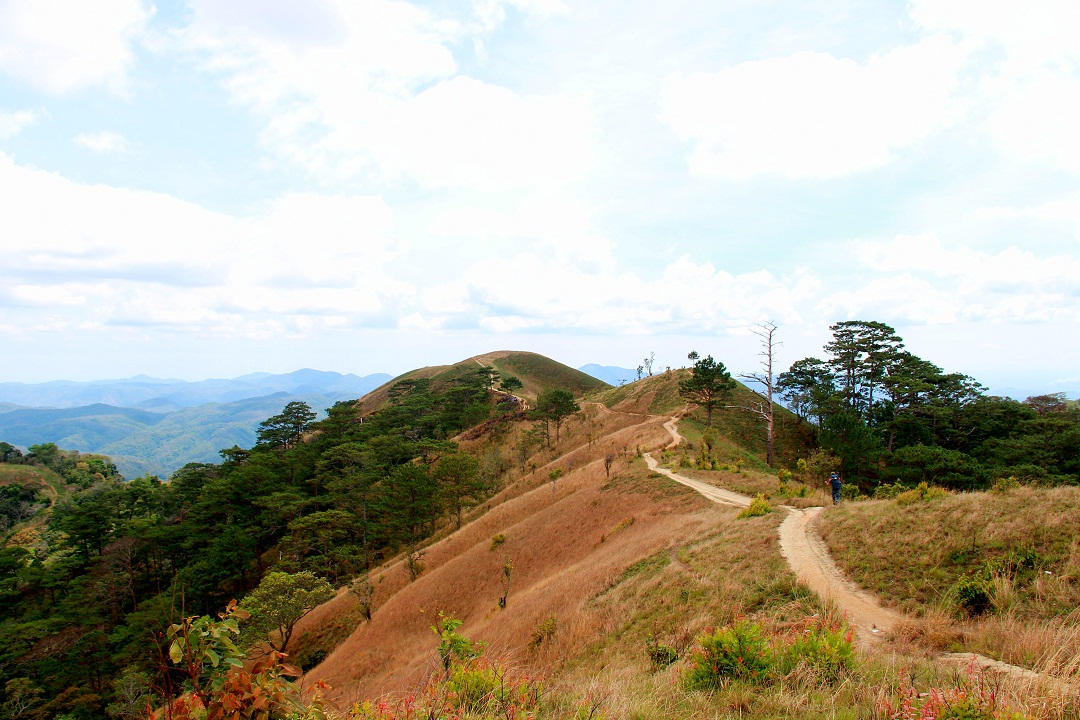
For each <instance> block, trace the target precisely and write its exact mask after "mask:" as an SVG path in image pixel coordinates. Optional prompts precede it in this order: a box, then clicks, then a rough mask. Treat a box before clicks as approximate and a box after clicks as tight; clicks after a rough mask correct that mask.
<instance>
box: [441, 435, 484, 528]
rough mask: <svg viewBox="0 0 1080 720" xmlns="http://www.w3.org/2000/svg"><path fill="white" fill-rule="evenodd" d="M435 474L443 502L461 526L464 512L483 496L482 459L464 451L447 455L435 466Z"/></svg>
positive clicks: (477, 502) (458, 525)
mask: <svg viewBox="0 0 1080 720" xmlns="http://www.w3.org/2000/svg"><path fill="white" fill-rule="evenodd" d="M434 475H435V481H436V482H437V483H438V484H439V493H440V494H441V495H442V499H443V502H442V504H443V506H444V507H446V509H447V510H449V511H450V514H451V515H453V516H454V519H455V520H456V523H457V527H458V528H460V527H461V515H462V513H463V512H464V511H465V510H466V509H467V508H470V507H473V506H475V505H478V504H479V503H480V500H481V499H482V497H483V491H484V486H483V484H482V483H481V482H480V461H479V460H477V459H476V458H474V457H473V456H472V455H466V454H464V453H453V454H451V455H445V456H443V457H442V458H441V459H440V460H439V464H438V465H436V466H435V469H434Z"/></svg>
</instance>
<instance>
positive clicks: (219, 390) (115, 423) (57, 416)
mask: <svg viewBox="0 0 1080 720" xmlns="http://www.w3.org/2000/svg"><path fill="white" fill-rule="evenodd" d="M390 379H391V376H390V375H387V374H385V373H378V374H374V375H367V376H365V377H358V376H356V375H342V374H341V373H336V372H322V371H318V370H307V369H305V370H298V371H296V372H293V373H288V374H286V375H271V374H269V373H254V374H251V375H245V376H243V377H239V378H234V379H232V380H204V381H201V382H185V381H182V380H162V379H159V378H151V377H146V376H139V377H134V378H128V379H126V380H101V381H94V382H67V381H56V382H48V383H39V384H23V383H0V440H3V441H6V442H9V443H12V444H13V445H18V446H21V447H23V448H26V447H28V446H30V445H36V444H39V443H44V442H53V443H56V444H57V445H59V446H60V447H62V448H64V449H65V450H78V451H80V452H97V453H104V454H106V455H109V456H111V457H112V458H113V460H115V461H116V464H117V467H118V468H119V469H120V472H121V473H123V475H124V476H125V477H127V478H133V477H136V476H138V475H141V474H143V473H146V472H149V473H152V474H154V475H158V476H160V477H168V475H169V474H170V473H172V472H173V471H175V470H176V469H178V468H180V467H183V466H184V465H185V464H187V463H189V462H215V461H219V460H220V459H221V458H220V456H219V455H218V451H219V450H221V449H223V448H228V447H232V446H233V445H240V446H241V447H251V446H252V445H253V444H254V443H255V434H256V430H257V429H258V427H259V423H261V422H262V421H263V420H265V419H266V418H268V417H270V416H271V415H276V414H277V413H279V412H281V410H282V408H284V407H285V405H287V404H288V403H290V402H293V401H301V402H306V403H307V404H308V405H310V406H311V408H312V409H313V410H315V411H317V412H319V413H320V416H323V415H325V413H324V412H322V411H323V410H324V409H325V408H328V407H330V406H331V405H333V404H334V403H335V402H338V401H340V400H355V399H357V398H359V397H361V396H363V395H365V394H367V393H368V392H369V391H371V390H373V389H374V388H376V387H378V386H380V385H382V384H383V383H385V382H386V381H388V380H390Z"/></svg>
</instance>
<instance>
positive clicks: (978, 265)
mask: <svg viewBox="0 0 1080 720" xmlns="http://www.w3.org/2000/svg"><path fill="white" fill-rule="evenodd" d="M854 250H855V255H856V257H857V258H858V259H859V260H860V261H861V262H862V263H863V264H864V265H865V266H866V267H868V268H870V269H872V270H875V271H878V272H881V273H887V274H889V275H892V276H893V277H892V278H888V279H881V280H875V281H874V282H871V283H870V284H868V285H867V286H865V287H863V288H859V289H856V290H852V291H850V292H843V293H838V294H836V295H834V296H833V297H832V298H829V299H828V301H827V302H828V303H831V304H833V305H836V304H840V305H844V306H846V307H847V308H849V310H851V312H850V313H849V314H860V313H861V314H868V313H873V312H876V313H878V314H879V315H886V316H889V317H902V318H905V319H907V320H909V321H910V322H913V323H927V324H947V323H950V322H955V321H958V320H964V321H971V320H999V321H1001V320H1008V321H1019V322H1044V321H1051V320H1053V321H1068V322H1077V321H1080V261H1078V260H1077V259H1076V258H1075V257H1073V256H1070V255H1057V256H1038V255H1036V254H1035V253H1033V252H1031V251H1028V250H1022V249H1020V248H1016V247H1011V248H1006V249H1004V250H1001V251H999V252H995V253H990V252H986V251H982V250H976V249H973V248H970V247H957V248H947V247H945V246H943V245H942V243H941V242H940V240H939V239H938V238H937V237H936V236H935V235H933V234H924V235H916V236H906V235H905V236H899V237H896V238H893V239H892V240H889V241H886V242H860V243H856V244H855V247H854ZM896 273H900V275H896ZM901 279H902V281H901ZM853 308H857V309H858V311H855V310H852V309H853Z"/></svg>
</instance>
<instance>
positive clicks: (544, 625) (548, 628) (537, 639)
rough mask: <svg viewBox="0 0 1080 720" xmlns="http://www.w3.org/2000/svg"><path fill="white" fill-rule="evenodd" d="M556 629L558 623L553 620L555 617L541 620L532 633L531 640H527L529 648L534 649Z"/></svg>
mask: <svg viewBox="0 0 1080 720" xmlns="http://www.w3.org/2000/svg"><path fill="white" fill-rule="evenodd" d="M557 629H558V623H557V622H556V620H555V616H554V615H551V616H549V617H548V618H547V619H546V620H542V621H541V622H540V624H539V625H537V626H536V627H535V628H534V629H533V632H532V639H531V640H529V647H530V648H533V649H536V648H538V647H540V645H541V644H542V643H543V642H544V641H545V640H547V639H549V638H550V637H551V636H552V635H554V634H555V631H556V630H557Z"/></svg>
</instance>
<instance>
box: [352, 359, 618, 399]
mask: <svg viewBox="0 0 1080 720" xmlns="http://www.w3.org/2000/svg"><path fill="white" fill-rule="evenodd" d="M481 367H494V368H495V369H496V370H498V371H499V375H500V376H501V377H504V378H505V377H510V376H514V377H516V378H517V379H518V380H520V381H521V383H522V385H523V387H522V389H521V390H518V391H515V394H517V395H519V396H521V397H524V398H526V399H529V400H535V399H536V396H537V394H538V393H539V392H541V391H542V390H546V389H551V388H557V389H560V390H569V391H570V392H572V393H574V395H575V396H581V395H584V394H585V393H587V392H589V391H590V390H597V389H601V388H605V387H608V385H607V383H605V382H604V381H603V380H598V379H596V378H594V377H592V376H591V375H586V374H585V373H583V372H581V371H580V370H575V369H574V368H572V367H569V366H568V365H563V364H562V363H560V362H557V361H555V360H552V359H551V358H547V357H544V356H543V355H538V354H536V353H531V352H516V351H511V350H499V351H496V352H491V353H485V354H483V355H477V356H475V357H471V358H468V359H467V360H462V361H461V362H458V363H454V364H453V365H433V366H429V367H423V368H418V369H416V370H411V371H409V372H407V373H404V374H402V375H399V376H397V377H396V378H394V379H392V380H390V381H389V382H387V383H385V384H384V385H381V386H380V387H378V388H376V389H374V390H372V391H371V392H370V393H368V394H367V395H365V396H364V397H363V398H361V403H362V407H363V411H364V412H365V413H370V412H374V411H375V410H377V409H378V408H380V407H382V406H383V405H384V404H385V403H386V401H387V399H388V398H389V392H390V388H392V387H393V386H394V385H395V384H397V383H399V382H401V381H402V380H421V379H428V380H431V381H433V382H435V383H439V382H447V381H450V380H453V379H454V378H457V377H459V376H461V375H462V374H465V373H468V372H473V371H474V370H477V369H479V368H481Z"/></svg>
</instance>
